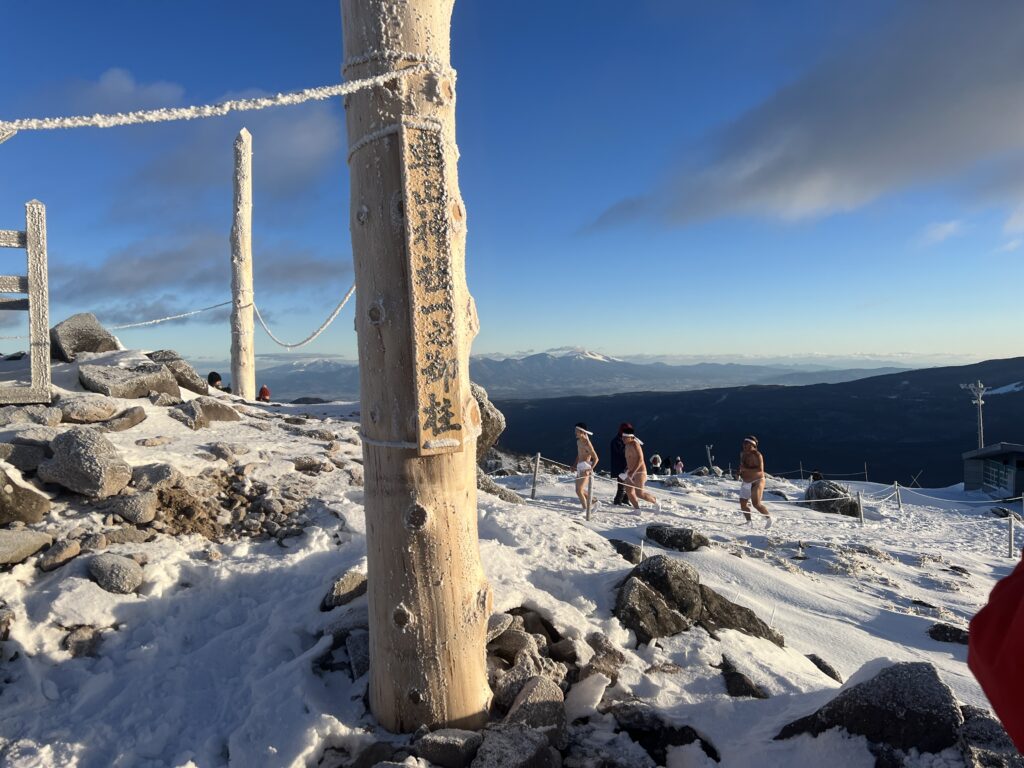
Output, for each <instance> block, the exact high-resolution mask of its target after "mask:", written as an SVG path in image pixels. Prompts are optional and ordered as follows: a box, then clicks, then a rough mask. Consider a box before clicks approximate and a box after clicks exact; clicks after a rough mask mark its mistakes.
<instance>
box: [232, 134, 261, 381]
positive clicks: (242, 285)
mask: <svg viewBox="0 0 1024 768" xmlns="http://www.w3.org/2000/svg"><path fill="white" fill-rule="evenodd" d="M234 200H235V205H234V220H233V223H232V225H231V299H232V305H231V386H232V392H234V393H235V394H236V395H238V396H240V397H243V398H245V399H246V400H255V399H256V347H255V339H254V332H253V324H252V315H253V309H252V304H253V291H252V135H251V134H250V133H249V131H247V130H246V129H245V128H243V129H242V130H241V131H239V132H238V138H236V139H235V198H234Z"/></svg>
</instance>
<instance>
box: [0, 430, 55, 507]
mask: <svg viewBox="0 0 1024 768" xmlns="http://www.w3.org/2000/svg"><path fill="white" fill-rule="evenodd" d="M19 447H22V448H27V446H19ZM49 512H50V499H49V498H47V497H46V496H45V495H44V494H43V493H41V492H40V491H38V490H36V488H35V487H34V486H32V485H30V484H29V483H27V482H26V481H25V480H24V479H23V478H22V477H21V473H19V472H18V470H16V469H15V468H14V467H4V466H0V525H7V524H8V523H13V522H15V521H21V522H23V523H38V522H41V521H42V519H43V518H44V517H46V515H47V514H49Z"/></svg>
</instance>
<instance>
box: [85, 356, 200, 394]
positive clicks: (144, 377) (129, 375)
mask: <svg viewBox="0 0 1024 768" xmlns="http://www.w3.org/2000/svg"><path fill="white" fill-rule="evenodd" d="M78 380H79V381H80V382H81V384H82V386H83V387H85V388H86V389H88V390H89V391H90V392H98V393H99V394H101V395H107V396H108V397H121V398H125V399H129V400H131V399H135V398H139V397H149V393H150V392H163V393H165V394H168V395H172V396H174V397H181V390H179V389H178V382H177V381H175V379H174V374H172V373H171V371H170V369H168V368H167V366H166V365H161V364H159V363H137V364H134V365H127V366H123V367H122V366H117V365H82V366H80V367H79V369H78Z"/></svg>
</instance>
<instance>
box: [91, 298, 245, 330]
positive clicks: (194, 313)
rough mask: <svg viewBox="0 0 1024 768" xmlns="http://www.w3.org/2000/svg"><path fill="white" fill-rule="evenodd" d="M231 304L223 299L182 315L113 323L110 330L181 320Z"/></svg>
mask: <svg viewBox="0 0 1024 768" xmlns="http://www.w3.org/2000/svg"><path fill="white" fill-rule="evenodd" d="M229 304H231V302H230V301H222V302H221V303H220V304H214V305H213V306H210V307H203V308H202V309H193V310H192V311H191V312H182V313H181V314H180V315H168V316H167V317H158V318H156V319H155V320H144V321H143V322H141V323H125V324H124V325H111V326H110V330H112V331H123V330H126V329H128V328H142V327H143V326H147V325H159V324H160V323H167V322H170V321H171V320H181V319H182V318H185V317H192V316H193V315H199V314H202V313H203V312H209V311H210V310H211V309H220V308H221V307H226V306H228V305H229Z"/></svg>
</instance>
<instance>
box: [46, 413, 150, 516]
mask: <svg viewBox="0 0 1024 768" xmlns="http://www.w3.org/2000/svg"><path fill="white" fill-rule="evenodd" d="M51 447H52V449H53V458H52V459H47V460H46V461H44V462H43V463H42V464H40V465H39V479H40V480H42V481H43V482H47V483H56V484H57V485H61V486H63V487H65V488H67V489H68V490H71V491H74V492H75V493H80V494H82V495H83V496H91V497H95V498H101V499H102V498H106V497H107V496H113V495H114V494H116V493H118V492H119V491H120V490H121V489H122V488H124V487H125V486H126V485H128V482H129V481H130V480H131V479H132V468H131V467H130V466H129V465H128V463H127V462H126V461H124V459H122V458H121V454H119V453H118V451H117V449H116V448H115V447H114V446H113V445H112V444H111V443H110V441H109V440H107V439H106V438H105V437H103V436H102V435H100V434H99V433H98V432H96V431H95V430H93V429H90V428H89V427H73V428H71V429H70V430H68V431H67V432H65V433H64V434H62V435H58V436H57V437H56V438H54V440H53V443H52V444H51Z"/></svg>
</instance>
